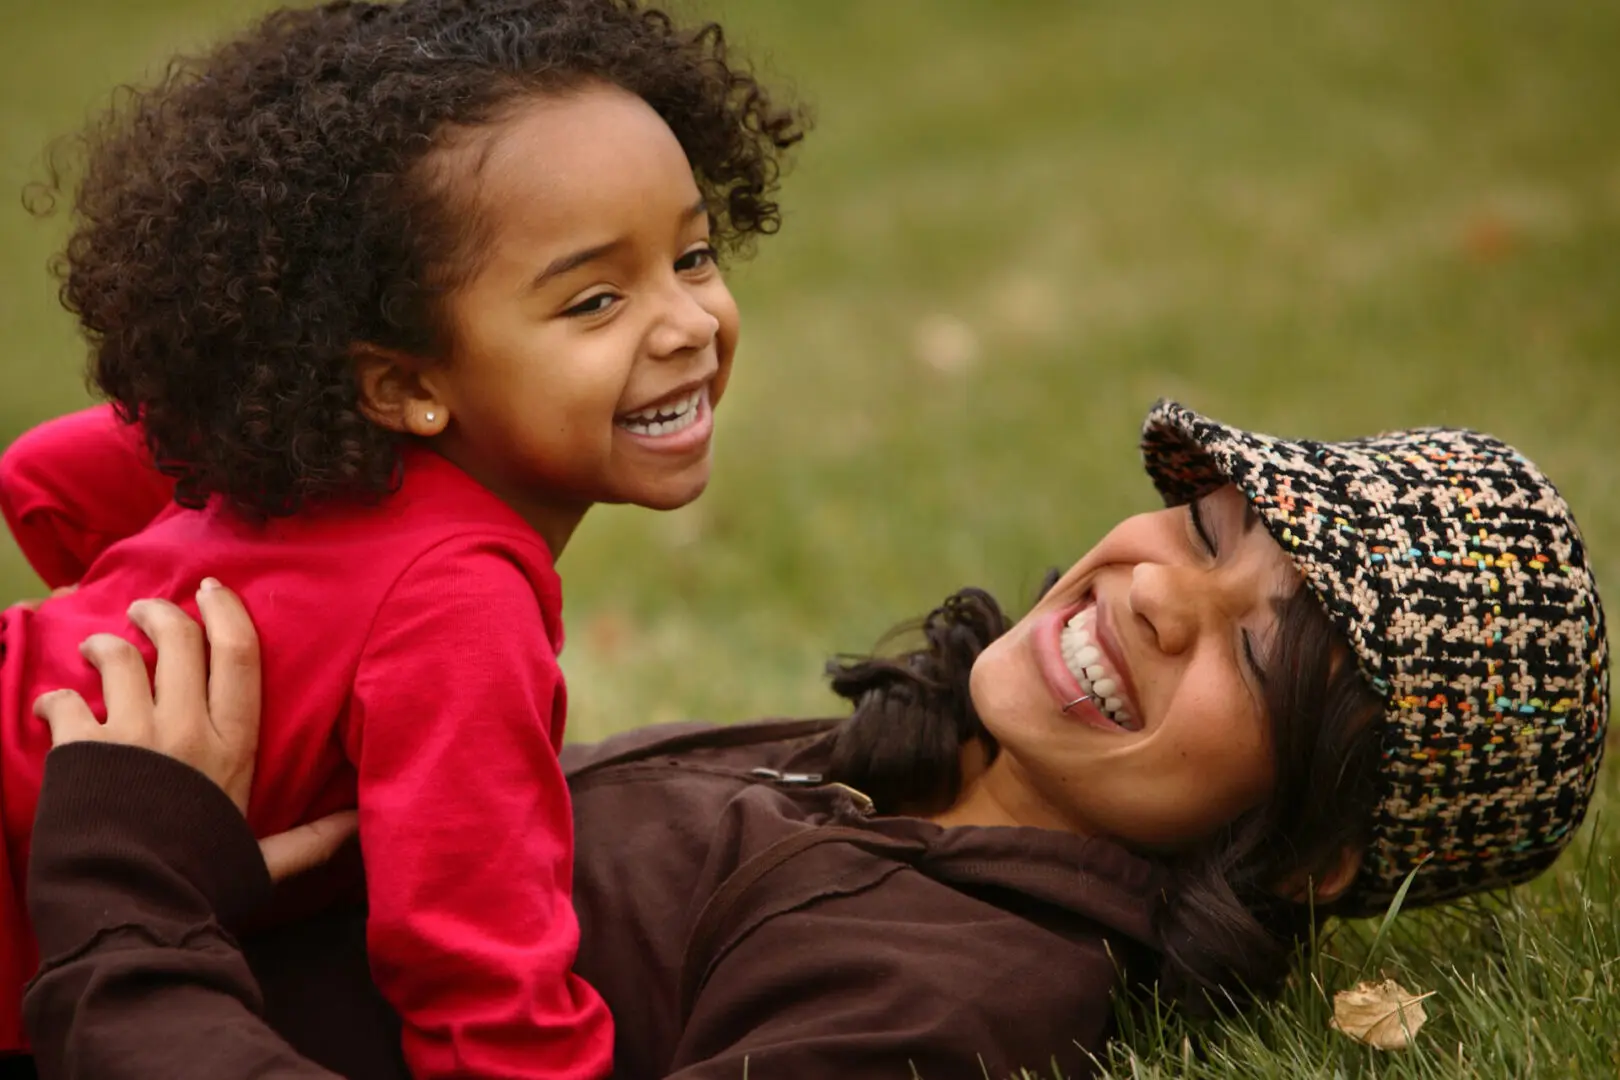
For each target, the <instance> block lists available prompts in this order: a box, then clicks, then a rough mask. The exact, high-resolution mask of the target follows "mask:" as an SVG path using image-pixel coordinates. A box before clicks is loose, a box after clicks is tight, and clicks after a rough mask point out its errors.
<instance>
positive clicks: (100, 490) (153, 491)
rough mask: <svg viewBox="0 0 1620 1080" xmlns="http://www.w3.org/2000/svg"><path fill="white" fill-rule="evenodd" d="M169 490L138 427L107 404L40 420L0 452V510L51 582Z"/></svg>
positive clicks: (126, 528)
mask: <svg viewBox="0 0 1620 1080" xmlns="http://www.w3.org/2000/svg"><path fill="white" fill-rule="evenodd" d="M173 498H174V481H172V480H170V479H169V478H168V477H166V476H163V475H162V474H161V473H159V472H158V471H157V469H156V468H154V467H153V465H152V459H151V457H150V455H148V453H147V450H146V444H145V440H144V438H143V437H142V435H141V429H140V427H139V426H137V425H133V424H126V423H124V422H123V421H122V420H120V419H118V417H117V415H116V414H114V412H113V410H112V407H111V406H110V405H102V406H98V407H96V408H93V409H84V410H82V411H80V412H76V413H70V414H68V415H67V416H63V417H59V418H57V419H55V420H51V421H49V422H47V423H44V424H41V425H40V426H39V427H37V428H34V429H33V430H32V431H29V432H27V433H26V434H24V435H23V436H22V437H21V438H19V439H18V440H17V441H16V442H14V443H12V444H11V446H9V447H8V448H7V449H6V452H5V454H4V455H0V511H3V512H4V514H5V518H6V524H7V525H9V526H10V527H11V535H12V536H13V537H14V538H15V539H16V541H17V546H18V547H20V548H22V551H23V554H24V555H25V556H27V558H28V563H29V565H30V566H32V567H33V568H34V572H35V573H37V574H38V575H39V576H40V577H41V578H43V579H44V580H45V584H46V585H49V586H50V587H51V588H53V589H56V588H60V587H61V586H63V585H72V584H74V583H75V582H77V581H78V580H79V578H81V577H83V576H84V572H85V570H86V569H87V568H89V566H90V564H91V563H92V562H94V561H95V559H96V556H97V555H100V554H101V552H102V551H103V550H105V549H106V548H107V547H109V546H110V545H112V544H114V543H116V542H117V541H119V540H122V539H124V538H125V537H127V536H133V535H135V534H136V533H138V532H140V531H141V530H142V529H143V528H145V527H146V526H147V524H149V523H150V522H151V520H152V519H153V518H154V517H156V516H157V515H158V513H159V512H160V511H161V510H162V509H163V508H164V507H165V506H167V505H168V504H169V503H170V502H171V501H172V500H173Z"/></svg>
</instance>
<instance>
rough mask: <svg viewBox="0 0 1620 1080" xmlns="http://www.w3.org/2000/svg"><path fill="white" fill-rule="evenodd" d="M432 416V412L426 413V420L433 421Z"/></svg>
mask: <svg viewBox="0 0 1620 1080" xmlns="http://www.w3.org/2000/svg"><path fill="white" fill-rule="evenodd" d="M433 417H434V414H433V413H428V414H427V422H428V423H430V424H431V423H433Z"/></svg>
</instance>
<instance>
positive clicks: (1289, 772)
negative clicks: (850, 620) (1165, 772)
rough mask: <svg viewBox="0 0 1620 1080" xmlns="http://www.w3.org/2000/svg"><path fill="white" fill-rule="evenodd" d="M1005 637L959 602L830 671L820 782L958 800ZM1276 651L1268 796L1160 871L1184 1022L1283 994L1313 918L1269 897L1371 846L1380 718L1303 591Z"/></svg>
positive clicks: (904, 799) (894, 797) (970, 596)
mask: <svg viewBox="0 0 1620 1080" xmlns="http://www.w3.org/2000/svg"><path fill="white" fill-rule="evenodd" d="M1055 580H1056V575H1055V574H1054V575H1053V576H1052V577H1051V578H1049V579H1048V580H1047V583H1046V588H1050V587H1051V585H1052V584H1053V582H1054V581H1055ZM1042 591H1043V592H1044V591H1045V589H1043V590H1042ZM1010 625H1011V620H1009V619H1008V618H1007V616H1006V615H1004V614H1003V613H1002V611H1001V608H1000V607H999V606H998V605H997V604H996V602H995V600H994V599H993V598H992V597H991V596H990V595H989V594H988V593H985V592H983V591H981V590H979V589H963V590H962V591H960V592H958V593H956V594H955V595H953V596H951V597H950V598H949V599H947V600H946V601H945V603H944V604H942V605H941V606H940V607H938V608H936V609H935V610H934V611H932V612H930V613H929V614H928V616H927V617H926V618H924V619H922V620H921V622H920V623H919V624H916V625H915V626H914V627H910V628H904V629H909V630H920V631H921V633H922V636H923V642H922V644H921V645H920V646H919V647H917V648H915V649H913V650H911V651H906V652H901V653H899V654H898V655H892V656H868V657H841V658H839V659H837V660H835V661H834V662H833V663H832V664H831V665H829V674H830V675H831V678H832V685H833V689H834V690H835V691H837V692H838V693H839V694H841V695H842V696H844V697H846V698H848V699H849V700H850V701H852V702H853V703H854V705H855V711H854V713H853V715H851V717H850V718H849V720H847V721H846V722H845V723H844V724H843V725H842V726H841V727H840V728H839V729H838V730H837V732H836V734H835V736H834V742H833V746H832V754H831V762H830V765H829V768H828V777H829V779H833V780H838V781H841V782H843V783H846V784H849V785H850V786H852V787H856V788H859V789H860V790H861V791H863V792H865V793H866V794H867V795H868V796H870V797H871V798H872V800H873V801H874V802H875V803H876V804H877V806H878V807H879V808H880V809H882V810H885V811H887V812H891V813H893V812H902V811H903V812H909V813H927V812H930V811H936V810H941V809H944V808H945V807H946V806H947V805H948V804H949V803H950V801H951V800H952V799H953V798H954V797H955V795H956V793H957V791H958V789H959V787H960V785H961V771H960V756H961V750H962V748H963V746H964V745H966V744H967V743H968V742H969V740H972V739H977V740H979V741H980V742H981V743H982V744H983V745H984V747H985V749H986V751H987V753H988V754H989V755H990V756H992V757H993V756H994V754H995V752H996V747H995V740H994V739H993V738H992V737H991V735H990V733H989V732H988V731H986V730H985V728H984V725H983V724H982V723H981V722H980V720H979V717H978V715H977V713H975V712H974V709H973V702H972V700H971V698H970V696H969V692H968V676H969V673H970V672H971V670H972V668H973V662H974V660H975V659H976V658H977V657H978V655H979V653H981V652H982V651H984V648H985V647H986V646H987V645H989V644H990V642H992V641H994V640H995V639H996V638H997V637H999V636H1001V634H1003V633H1004V632H1005V631H1006V630H1007V628H1008V627H1009V626H1010ZM890 640H897V639H895V638H891V639H890ZM1275 640H1276V641H1277V645H1276V648H1275V650H1274V652H1273V655H1272V656H1271V657H1270V658H1269V659H1268V662H1267V669H1268V672H1269V673H1270V674H1269V677H1268V679H1267V690H1266V711H1267V714H1268V716H1269V717H1270V720H1271V737H1272V754H1273V758H1274V760H1275V763H1276V777H1277V785H1276V789H1275V791H1274V793H1273V795H1272V797H1271V799H1270V800H1269V801H1267V802H1266V803H1265V804H1264V805H1262V806H1259V807H1257V808H1255V809H1253V810H1250V811H1248V812H1247V813H1245V814H1243V815H1241V816H1239V817H1238V818H1237V819H1236V820H1234V821H1232V822H1231V823H1229V824H1228V825H1227V826H1226V827H1225V828H1223V829H1221V830H1220V831H1219V833H1218V834H1217V835H1215V836H1214V837H1212V838H1211V839H1210V840H1209V841H1207V842H1206V843H1204V844H1202V845H1199V846H1198V847H1197V848H1196V849H1194V850H1192V851H1188V852H1185V853H1183V854H1179V855H1176V856H1173V857H1169V858H1168V859H1166V861H1167V862H1168V866H1169V870H1170V873H1171V875H1172V878H1173V882H1172V884H1171V885H1170V887H1169V888H1167V889H1166V890H1165V892H1166V902H1165V904H1164V906H1163V908H1162V909H1161V911H1160V914H1159V920H1158V927H1157V929H1158V932H1159V937H1160V942H1161V945H1162V948H1163V950H1164V959H1163V963H1162V965H1161V968H1160V970H1159V971H1158V972H1157V975H1156V979H1150V980H1148V981H1150V982H1153V981H1156V982H1157V985H1158V990H1159V993H1160V994H1161V996H1162V998H1163V999H1165V1000H1169V1001H1175V1002H1178V1003H1180V1004H1181V1005H1182V1006H1183V1007H1184V1008H1186V1009H1187V1010H1188V1011H1190V1012H1194V1013H1197V1012H1204V1011H1208V1010H1209V1009H1211V1008H1220V1007H1223V1006H1228V1005H1230V1006H1237V1005H1241V1004H1242V1003H1243V1002H1244V1001H1246V1000H1249V999H1251V998H1264V997H1270V996H1272V995H1274V994H1275V993H1276V992H1277V991H1279V990H1280V989H1281V987H1282V983H1283V980H1284V978H1286V976H1287V974H1288V970H1289V966H1290V963H1291V962H1292V960H1293V958H1294V956H1295V953H1296V949H1297V948H1298V947H1299V946H1302V945H1303V946H1305V947H1307V948H1308V947H1309V946H1310V944H1311V942H1310V940H1309V938H1310V935H1311V930H1312V926H1311V915H1312V912H1311V909H1310V907H1309V906H1307V905H1305V904H1302V903H1295V902H1292V901H1289V900H1286V899H1284V898H1283V897H1282V896H1281V895H1279V893H1278V891H1277V890H1278V889H1279V888H1280V887H1281V886H1282V885H1283V884H1284V883H1285V882H1287V881H1290V880H1292V879H1299V880H1300V881H1301V883H1303V879H1304V877H1305V875H1310V874H1319V873H1320V872H1321V871H1322V870H1324V869H1325V868H1326V867H1328V866H1330V865H1332V863H1333V861H1334V860H1335V859H1336V857H1337V855H1338V853H1339V852H1340V851H1341V850H1343V849H1344V848H1346V847H1350V848H1353V849H1359V848H1361V847H1364V846H1365V844H1366V843H1367V841H1368V839H1369V836H1368V828H1369V825H1370V822H1371V818H1372V811H1373V806H1374V803H1375V801H1376V798H1377V784H1378V761H1379V743H1378V724H1377V719H1378V716H1379V715H1380V713H1381V712H1382V708H1383V703H1382V702H1381V700H1380V699H1379V698H1378V696H1377V695H1376V694H1374V693H1373V691H1372V690H1371V689H1370V688H1369V687H1368V686H1367V685H1366V683H1365V682H1364V681H1363V680H1362V678H1361V676H1360V675H1359V674H1358V673H1357V671H1356V666H1355V663H1354V661H1353V659H1352V658H1351V657H1350V655H1349V652H1348V650H1347V649H1346V648H1345V647H1344V646H1343V644H1342V639H1341V638H1340V635H1339V634H1338V632H1337V631H1336V630H1335V629H1334V628H1333V625H1332V623H1331V622H1329V620H1328V617H1327V614H1326V612H1324V611H1323V609H1322V606H1321V604H1320V603H1319V602H1318V601H1317V600H1316V598H1315V597H1314V596H1313V595H1312V594H1311V592H1310V590H1309V589H1305V588H1301V589H1299V590H1298V591H1297V592H1296V593H1295V594H1294V595H1293V596H1292V597H1291V598H1289V599H1288V600H1287V601H1285V602H1284V603H1283V605H1282V608H1281V611H1280V613H1279V621H1278V627H1277V632H1276V637H1275ZM1316 913H1317V914H1331V906H1329V907H1318V908H1317V909H1316ZM1131 976H1132V977H1133V978H1140V973H1137V972H1131Z"/></svg>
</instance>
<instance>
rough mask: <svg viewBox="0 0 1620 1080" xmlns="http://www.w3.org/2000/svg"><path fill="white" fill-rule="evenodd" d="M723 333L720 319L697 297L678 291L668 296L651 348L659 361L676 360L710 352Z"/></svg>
mask: <svg viewBox="0 0 1620 1080" xmlns="http://www.w3.org/2000/svg"><path fill="white" fill-rule="evenodd" d="M719 333H720V319H719V318H718V317H717V316H716V315H715V314H714V313H713V312H711V311H709V309H708V308H705V307H704V306H703V305H702V304H700V303H699V302H698V299H697V297H695V296H693V295H692V294H691V293H690V292H688V291H687V290H686V289H684V288H679V287H677V288H674V289H672V290H670V292H669V293H668V299H667V300H666V301H665V306H664V310H663V311H662V312H661V313H660V316H659V320H658V323H657V325H656V326H654V327H653V330H652V333H651V334H650V335H649V337H648V342H647V344H648V348H649V350H650V351H651V352H652V354H653V355H654V356H656V357H666V358H667V357H675V356H681V355H683V354H685V353H689V352H692V351H693V350H696V349H704V348H707V347H708V346H709V343H710V342H712V341H714V339H715V336H716V335H717V334H719Z"/></svg>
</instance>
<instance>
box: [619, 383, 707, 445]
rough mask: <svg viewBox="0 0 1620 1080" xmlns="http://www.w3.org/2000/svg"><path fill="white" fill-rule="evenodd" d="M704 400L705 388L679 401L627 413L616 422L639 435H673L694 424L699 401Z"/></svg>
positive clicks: (700, 388)
mask: <svg viewBox="0 0 1620 1080" xmlns="http://www.w3.org/2000/svg"><path fill="white" fill-rule="evenodd" d="M702 400H703V388H702V387H701V386H700V387H698V388H697V389H696V390H694V391H692V392H691V393H690V394H687V395H686V396H685V397H683V398H681V399H680V400H678V401H670V402H665V403H664V404H662V405H654V406H652V407H651V408H648V409H637V410H636V411H635V412H633V413H625V414H624V415H623V416H621V417H619V418H618V419H617V420H615V421H614V423H616V424H618V425H619V426H620V427H622V428H624V429H625V430H626V431H633V432H635V433H636V434H637V435H648V436H652V437H654V438H656V437H657V436H659V435H673V434H675V433H676V432H677V431H684V430H685V429H686V428H689V427H691V426H692V421H694V420H696V419H697V416H698V403H699V402H700V401H702Z"/></svg>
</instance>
